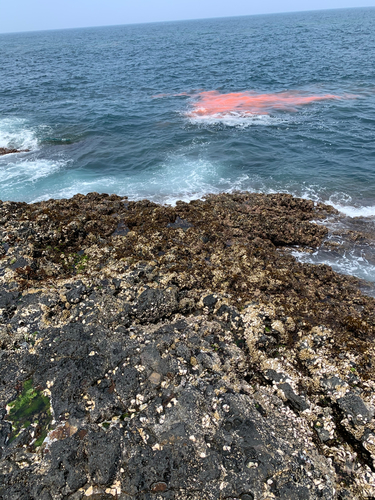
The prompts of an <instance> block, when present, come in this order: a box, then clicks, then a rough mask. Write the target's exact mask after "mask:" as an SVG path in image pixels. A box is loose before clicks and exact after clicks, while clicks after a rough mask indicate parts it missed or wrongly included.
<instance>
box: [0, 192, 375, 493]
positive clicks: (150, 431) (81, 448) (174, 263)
mask: <svg viewBox="0 0 375 500" xmlns="http://www.w3.org/2000/svg"><path fill="white" fill-rule="evenodd" d="M332 212H333V209H332V208H330V207H327V206H323V205H314V203H313V202H310V201H307V200H300V199H294V198H292V197H291V196H288V195H267V196H265V195H256V194H248V193H243V194H232V195H219V196H211V197H209V198H208V199H207V200H205V201H194V202H191V203H189V204H185V203H182V202H179V203H177V206H176V207H166V206H158V205H156V204H153V203H150V202H149V201H141V202H129V201H128V200H127V199H126V198H125V199H124V198H120V197H118V196H114V195H112V196H107V195H98V194H97V193H91V194H89V195H87V196H82V195H77V196H75V197H73V198H72V199H70V200H57V201H56V200H50V201H48V202H41V203H37V204H34V205H27V204H26V203H11V202H4V203H1V202H0V348H1V350H0V406H1V409H0V498H2V499H6V500H8V499H9V500H21V499H22V500H31V499H35V500H51V499H71V500H73V499H74V500H76V499H77V500H78V499H84V498H90V499H91V500H95V499H104V500H106V499H107V500H110V499H115V498H117V499H121V500H131V499H134V500H146V499H147V500H148V499H150V500H151V499H157V500H161V499H180V500H185V499H191V500H203V499H206V500H211V499H212V500H216V499H227V500H229V499H232V500H234V499H241V500H249V499H250V500H266V499H271V498H280V499H285V500H287V499H327V500H328V499H329V500H331V499H337V500H339V499H342V500H343V499H348V500H349V499H358V500H360V499H365V498H367V499H370V498H374V497H375V420H374V407H375V395H374V386H375V381H374V379H375V370H374V333H375V307H374V305H375V300H374V299H372V298H370V297H366V296H364V295H362V294H361V292H360V291H359V289H358V281H357V280H356V279H354V278H348V277H344V276H340V275H338V274H336V273H334V272H333V271H332V270H331V268H329V267H328V266H312V265H307V264H301V263H298V262H296V261H295V259H294V258H293V257H292V256H290V255H289V254H288V251H287V249H288V248H290V247H293V246H296V245H298V246H303V247H316V246H317V245H320V244H321V243H322V241H323V239H324V237H325V236H326V234H327V230H326V228H325V227H323V226H322V225H317V224H314V223H311V222H310V221H311V220H317V219H319V218H324V217H325V216H326V215H327V213H332Z"/></svg>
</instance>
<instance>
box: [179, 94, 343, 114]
mask: <svg viewBox="0 0 375 500" xmlns="http://www.w3.org/2000/svg"><path fill="white" fill-rule="evenodd" d="M326 99H342V97H341V96H338V95H333V94H325V95H310V96H305V95H301V94H298V93H296V92H280V93H277V94H256V93H253V92H232V93H230V94H220V93H219V92H217V91H216V90H210V91H207V92H201V93H199V94H198V100H197V101H196V102H195V103H193V111H191V112H190V113H188V116H190V117H192V118H193V117H199V116H213V115H223V114H228V113H240V114H256V115H268V114H270V113H271V112H272V111H275V110H278V111H296V110H297V107H298V106H301V105H303V104H309V103H311V102H315V101H323V100H326Z"/></svg>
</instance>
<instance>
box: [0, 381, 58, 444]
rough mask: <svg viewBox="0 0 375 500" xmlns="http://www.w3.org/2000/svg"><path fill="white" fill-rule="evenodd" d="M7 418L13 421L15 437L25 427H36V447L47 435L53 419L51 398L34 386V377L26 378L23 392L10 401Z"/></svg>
mask: <svg viewBox="0 0 375 500" xmlns="http://www.w3.org/2000/svg"><path fill="white" fill-rule="evenodd" d="M8 407H9V410H8V415H7V417H6V419H7V420H8V421H10V422H12V428H13V436H12V438H11V441H12V440H13V439H15V438H16V437H17V436H18V435H19V434H20V432H21V431H22V430H23V429H26V428H28V427H30V425H31V424H33V425H34V426H35V429H36V433H35V434H36V438H37V439H36V441H35V442H34V447H38V446H40V445H41V444H42V443H43V441H44V439H45V437H46V436H47V432H48V431H47V428H48V425H49V424H50V422H51V420H52V415H51V405H50V400H49V398H48V397H47V396H44V394H43V393H42V392H41V391H40V390H38V389H36V388H35V387H33V381H32V379H29V380H26V382H25V383H24V385H23V389H22V392H21V393H20V394H19V395H18V396H17V398H16V399H15V400H14V401H12V402H11V403H9V405H8Z"/></svg>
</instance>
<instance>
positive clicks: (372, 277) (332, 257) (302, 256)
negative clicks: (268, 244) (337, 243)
mask: <svg viewBox="0 0 375 500" xmlns="http://www.w3.org/2000/svg"><path fill="white" fill-rule="evenodd" d="M292 255H293V256H294V257H295V258H296V259H297V260H298V261H299V262H304V263H308V264H326V265H328V266H331V267H332V269H333V270H334V271H336V272H338V273H341V274H347V275H350V276H356V277H357V278H360V279H364V280H367V281H371V282H375V266H374V263H371V262H370V261H369V259H368V257H367V256H366V255H365V252H363V251H361V252H357V251H356V250H355V249H352V250H348V251H346V252H344V253H343V254H342V255H338V253H337V252H329V251H327V250H324V249H323V248H321V249H318V250H317V251H316V252H313V253H308V252H297V251H294V252H292Z"/></svg>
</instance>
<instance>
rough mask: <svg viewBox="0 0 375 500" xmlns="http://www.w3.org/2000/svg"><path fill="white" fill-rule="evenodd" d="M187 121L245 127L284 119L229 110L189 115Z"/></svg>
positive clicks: (274, 123) (202, 124)
mask: <svg viewBox="0 0 375 500" xmlns="http://www.w3.org/2000/svg"><path fill="white" fill-rule="evenodd" d="M188 119H189V122H190V123H191V124H193V125H198V126H214V125H224V126H225V127H236V128H246V127H251V126H254V125H257V126H259V125H263V126H270V125H278V124H280V123H281V122H284V121H285V120H283V119H281V118H280V117H276V116H270V115H257V114H248V113H241V112H236V111H231V112H230V113H216V114H213V115H205V114H202V115H195V116H194V115H190V116H188Z"/></svg>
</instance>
